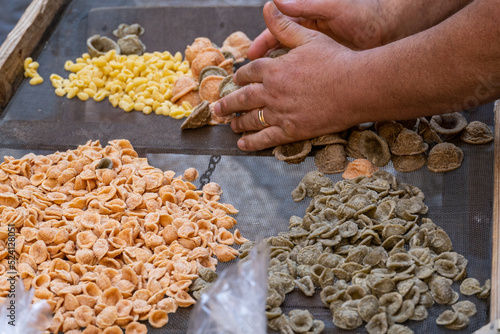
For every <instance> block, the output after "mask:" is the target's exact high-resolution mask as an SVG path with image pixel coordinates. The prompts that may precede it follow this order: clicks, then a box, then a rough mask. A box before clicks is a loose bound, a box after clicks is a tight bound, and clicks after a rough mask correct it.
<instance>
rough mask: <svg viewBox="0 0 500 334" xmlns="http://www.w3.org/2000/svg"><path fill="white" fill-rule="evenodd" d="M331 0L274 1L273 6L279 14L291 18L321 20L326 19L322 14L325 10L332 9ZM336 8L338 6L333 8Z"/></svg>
mask: <svg viewBox="0 0 500 334" xmlns="http://www.w3.org/2000/svg"><path fill="white" fill-rule="evenodd" d="M332 3H336V1H332V0H287V1H283V0H274V4H275V5H276V7H278V9H279V10H280V12H282V13H283V14H285V15H287V16H291V17H302V18H306V19H311V20H317V19H323V20H326V19H328V17H327V16H326V15H325V14H324V13H325V8H330V9H331V8H332V6H333V5H332ZM334 7H338V6H334Z"/></svg>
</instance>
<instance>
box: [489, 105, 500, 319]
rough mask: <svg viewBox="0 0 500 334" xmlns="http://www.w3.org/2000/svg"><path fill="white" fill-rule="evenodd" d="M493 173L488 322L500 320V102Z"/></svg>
mask: <svg viewBox="0 0 500 334" xmlns="http://www.w3.org/2000/svg"><path fill="white" fill-rule="evenodd" d="M494 110H495V159H494V160H495V161H494V163H495V167H494V168H495V172H494V186H493V251H492V254H491V257H492V263H491V295H490V320H491V321H495V320H497V319H500V305H499V304H500V285H498V282H499V279H500V256H499V255H500V254H499V250H500V100H497V101H496V102H495V109H494Z"/></svg>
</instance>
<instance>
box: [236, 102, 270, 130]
mask: <svg viewBox="0 0 500 334" xmlns="http://www.w3.org/2000/svg"><path fill="white" fill-rule="evenodd" d="M259 109H260V108H259ZM259 109H254V110H252V111H250V112H247V113H245V114H243V115H241V116H239V117H235V118H234V119H233V120H232V121H231V128H232V129H233V131H234V132H236V133H242V132H247V131H257V130H262V129H265V128H266V127H267V126H266V125H265V124H263V123H262V122H261V121H260V119H259ZM262 114H263V116H262V117H263V121H264V122H265V123H267V125H268V126H269V125H276V124H277V123H275V122H273V121H274V118H273V117H272V116H273V114H272V113H271V112H270V110H269V109H267V108H263V109H262Z"/></svg>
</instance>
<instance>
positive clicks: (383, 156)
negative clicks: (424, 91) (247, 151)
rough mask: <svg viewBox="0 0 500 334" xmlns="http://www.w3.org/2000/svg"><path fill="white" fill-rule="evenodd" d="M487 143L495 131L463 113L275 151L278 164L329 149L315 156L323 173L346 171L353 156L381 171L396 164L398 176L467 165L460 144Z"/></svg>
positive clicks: (357, 130)
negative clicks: (422, 169) (421, 169)
mask: <svg viewBox="0 0 500 334" xmlns="http://www.w3.org/2000/svg"><path fill="white" fill-rule="evenodd" d="M458 138H460V141H461V142H464V143H467V144H472V145H483V144H488V143H491V142H492V141H493V132H492V131H491V129H490V128H489V127H488V126H487V125H486V124H485V123H483V122H480V121H472V122H470V123H468V122H467V120H466V119H465V117H464V116H462V115H461V114H460V113H458V112H454V113H450V114H442V115H435V116H432V117H431V118H426V117H421V118H418V119H414V120H409V121H401V122H396V121H388V122H377V123H365V124H362V125H359V126H356V127H353V128H351V129H348V130H347V131H344V132H342V133H333V134H330V135H325V136H320V137H317V138H313V139H311V140H304V141H300V142H296V143H292V144H287V145H281V146H278V147H276V148H275V149H274V151H273V153H274V155H275V156H276V158H277V159H278V160H283V161H285V162H287V163H300V162H302V161H304V159H305V158H306V157H307V155H308V154H309V153H310V152H311V150H312V147H313V146H319V147H323V148H321V149H320V150H319V151H318V152H317V153H316V155H315V157H314V162H315V164H316V166H317V168H318V170H319V171H320V172H322V173H327V174H333V173H342V172H343V171H344V170H345V169H346V166H347V164H348V163H349V161H348V159H347V158H348V157H351V158H354V159H363V158H364V159H368V160H369V161H370V162H372V163H373V164H374V165H376V166H378V167H383V166H386V165H387V164H388V163H389V162H390V161H392V164H393V166H394V169H395V170H396V171H398V172H412V171H415V170H417V169H419V168H421V167H423V166H425V165H427V168H428V169H429V171H431V172H433V173H445V172H449V171H452V170H454V169H457V168H459V167H460V166H461V164H462V162H463V158H464V153H463V151H462V149H460V147H458V146H457V145H455V144H454V142H455V143H456V141H457V139H458Z"/></svg>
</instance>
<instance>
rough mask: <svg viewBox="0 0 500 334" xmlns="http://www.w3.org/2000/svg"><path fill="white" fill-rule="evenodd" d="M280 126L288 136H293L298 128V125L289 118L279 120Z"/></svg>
mask: <svg viewBox="0 0 500 334" xmlns="http://www.w3.org/2000/svg"><path fill="white" fill-rule="evenodd" d="M281 128H282V129H283V131H284V132H285V133H286V134H287V135H288V136H290V137H293V136H294V135H296V134H297V132H298V130H299V129H298V127H297V126H296V125H295V123H293V122H292V121H290V120H289V119H284V120H283V121H282V122H281Z"/></svg>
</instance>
